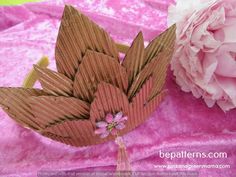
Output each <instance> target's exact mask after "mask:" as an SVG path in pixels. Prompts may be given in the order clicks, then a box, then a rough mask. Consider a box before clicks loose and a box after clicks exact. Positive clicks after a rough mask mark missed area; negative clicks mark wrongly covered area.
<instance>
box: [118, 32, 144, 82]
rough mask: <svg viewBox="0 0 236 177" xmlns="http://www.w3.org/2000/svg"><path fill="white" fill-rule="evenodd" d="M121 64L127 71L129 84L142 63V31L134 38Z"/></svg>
mask: <svg viewBox="0 0 236 177" xmlns="http://www.w3.org/2000/svg"><path fill="white" fill-rule="evenodd" d="M122 65H123V66H124V67H125V68H126V69H127V71H128V74H129V84H131V83H132V82H133V80H134V78H135V77H136V76H137V74H138V73H139V72H140V71H141V69H142V68H141V67H142V66H143V65H144V41H143V34H142V32H140V33H139V34H138V35H137V37H136V38H135V39H134V41H133V43H132V44H131V47H130V48H129V50H128V51H127V53H126V56H125V58H124V61H123V63H122Z"/></svg>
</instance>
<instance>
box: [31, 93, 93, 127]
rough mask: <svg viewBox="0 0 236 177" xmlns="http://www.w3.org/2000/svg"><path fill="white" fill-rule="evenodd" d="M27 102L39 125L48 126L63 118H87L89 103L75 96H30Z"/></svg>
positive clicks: (61, 120)
mask: <svg viewBox="0 0 236 177" xmlns="http://www.w3.org/2000/svg"><path fill="white" fill-rule="evenodd" d="M29 103H30V106H31V108H32V112H33V114H34V116H35V119H36V121H37V122H38V123H39V124H40V125H41V127H50V126H52V125H54V124H57V123H59V122H63V121H65V120H75V119H88V118H89V105H88V104H87V103H86V102H84V101H82V100H79V99H77V98H73V97H70V98H68V97H63V96H57V97H55V96H38V97H31V98H30V100H29Z"/></svg>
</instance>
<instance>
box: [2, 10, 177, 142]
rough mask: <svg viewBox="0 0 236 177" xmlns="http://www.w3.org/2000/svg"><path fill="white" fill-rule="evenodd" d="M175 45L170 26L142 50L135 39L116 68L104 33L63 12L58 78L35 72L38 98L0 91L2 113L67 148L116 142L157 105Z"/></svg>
mask: <svg viewBox="0 0 236 177" xmlns="http://www.w3.org/2000/svg"><path fill="white" fill-rule="evenodd" d="M174 40H175V26H172V27H171V28H169V29H168V30H167V31H165V32H164V33H162V34H161V35H160V36H159V37H157V38H155V39H154V40H153V41H152V42H150V44H149V45H148V46H147V47H146V48H144V41H143V35H142V33H141V32H140V33H139V34H138V35H137V37H136V38H135V39H134V41H133V43H132V45H131V47H130V48H129V49H128V51H127V52H126V55H125V58H124V60H123V61H122V62H120V59H119V53H118V51H117V46H116V43H115V42H114V41H113V39H112V38H111V37H110V36H109V35H108V34H107V33H106V31H104V30H103V29H102V28H100V27H99V26H98V25H96V24H95V23H94V22H92V21H91V20H90V19H88V17H86V16H84V15H83V14H81V13H80V12H78V11H77V10H76V9H75V8H73V7H71V6H66V7H65V9H64V13H63V16H62V21H61V26H60V29H59V34H58V37H57V42H56V49H55V59H56V65H57V70H58V72H56V71H52V70H50V69H46V68H41V67H39V66H37V65H36V66H35V67H34V68H35V71H36V73H37V76H38V80H39V82H40V83H41V86H42V90H41V89H33V88H27V89H26V88H4V87H2V88H0V105H1V106H2V107H3V109H4V110H5V111H6V112H7V113H8V114H9V116H10V117H12V118H13V119H15V120H16V121H17V122H18V123H20V124H22V125H24V126H26V127H29V128H31V129H33V130H35V131H36V132H38V133H40V134H42V135H44V136H46V137H49V138H51V139H54V140H56V141H60V142H62V143H65V144H69V145H73V146H86V145H94V144H98V143H102V142H105V141H108V140H112V139H115V138H116V135H118V136H122V135H123V134H125V133H127V132H129V131H131V130H133V129H134V128H135V127H137V126H138V125H140V124H141V123H143V122H144V121H145V120H146V119H147V118H148V117H149V116H150V114H151V113H152V112H153V111H154V110H155V109H156V108H157V106H158V105H159V103H160V102H161V101H162V99H163V97H164V95H165V91H163V85H164V83H165V78H166V70H167V67H168V64H169V61H170V57H171V55H172V52H173V47H174ZM108 113H109V114H108ZM124 115H125V116H124ZM104 117H106V119H105V121H104ZM127 117H128V119H127ZM124 123H125V124H124ZM97 128H99V129H97ZM110 132H111V133H110ZM114 134H115V136H114ZM99 135H100V136H102V137H104V138H100V136H99Z"/></svg>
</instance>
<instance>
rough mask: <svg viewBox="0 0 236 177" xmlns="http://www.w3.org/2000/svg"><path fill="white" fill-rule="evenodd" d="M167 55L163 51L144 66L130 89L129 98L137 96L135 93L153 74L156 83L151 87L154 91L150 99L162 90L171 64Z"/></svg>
mask: <svg viewBox="0 0 236 177" xmlns="http://www.w3.org/2000/svg"><path fill="white" fill-rule="evenodd" d="M167 57H168V55H167V54H166V53H163V52H162V53H160V54H159V55H158V56H157V57H156V58H155V59H153V60H152V61H151V62H150V63H149V64H147V65H146V66H145V67H144V68H143V70H142V71H141V72H140V73H139V74H138V76H137V77H136V80H135V81H134V82H133V83H132V85H131V87H130V89H129V91H128V98H129V100H131V99H132V98H133V97H134V96H135V94H136V93H138V91H139V90H140V89H141V87H142V85H143V84H144V82H145V81H146V79H147V78H149V77H150V76H151V75H152V76H153V79H154V84H153V88H151V89H152V93H151V95H150V97H149V99H151V98H153V97H154V96H155V95H156V94H158V93H159V92H160V91H161V89H162V88H163V86H164V83H165V79H166V71H167V67H168V65H169V60H168V59H167Z"/></svg>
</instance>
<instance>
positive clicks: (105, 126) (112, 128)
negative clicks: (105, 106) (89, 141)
mask: <svg viewBox="0 0 236 177" xmlns="http://www.w3.org/2000/svg"><path fill="white" fill-rule="evenodd" d="M127 119H128V117H127V116H123V113H122V112H118V113H117V114H115V115H114V116H113V115H112V114H111V113H108V114H107V115H106V117H105V121H99V122H97V123H96V126H97V129H96V130H95V134H100V137H101V138H106V137H107V136H108V135H109V134H110V133H111V134H112V135H117V133H118V130H122V129H123V128H125V121H126V120H127Z"/></svg>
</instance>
